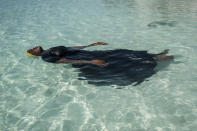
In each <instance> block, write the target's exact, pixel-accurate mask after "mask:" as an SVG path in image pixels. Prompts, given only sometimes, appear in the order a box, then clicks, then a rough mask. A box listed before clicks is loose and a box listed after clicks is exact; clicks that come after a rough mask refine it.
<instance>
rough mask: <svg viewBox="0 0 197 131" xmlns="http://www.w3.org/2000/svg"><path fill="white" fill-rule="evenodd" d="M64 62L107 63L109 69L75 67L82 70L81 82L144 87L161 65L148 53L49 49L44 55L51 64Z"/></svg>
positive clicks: (74, 65)
mask: <svg viewBox="0 0 197 131" xmlns="http://www.w3.org/2000/svg"><path fill="white" fill-rule="evenodd" d="M61 58H66V59H72V60H94V59H99V60H104V61H105V62H107V63H108V65H107V66H105V67H99V66H97V65H93V64H73V65H72V66H73V67H75V68H79V70H80V73H79V77H78V79H85V80H88V83H89V84H94V85H120V86H126V85H130V84H134V85H137V84H140V83H141V82H143V81H144V80H145V79H146V78H148V77H150V76H152V75H153V74H154V73H155V71H154V68H155V66H156V65H157V62H156V60H155V55H154V54H149V53H147V51H133V50H127V49H116V50H99V51H86V50H76V49H74V48H69V47H68V48H67V47H64V46H58V47H53V48H50V49H48V50H47V51H46V52H45V53H43V54H42V59H43V60H44V61H47V62H56V61H57V60H59V59H61Z"/></svg>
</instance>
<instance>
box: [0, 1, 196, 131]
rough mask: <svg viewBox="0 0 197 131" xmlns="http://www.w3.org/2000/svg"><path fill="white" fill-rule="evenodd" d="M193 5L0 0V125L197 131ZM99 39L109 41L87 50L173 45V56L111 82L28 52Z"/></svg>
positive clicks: (27, 130)
mask: <svg viewBox="0 0 197 131" xmlns="http://www.w3.org/2000/svg"><path fill="white" fill-rule="evenodd" d="M196 7H197V1H196V0H149V1H146V0H138V1H137V0H124V1H123V0H122V1H121V0H94V1H93V0H72V1H69V0H58V1H55V0H48V1H44V0H20V1H19V0H15V1H14V0H0V130H2V131H19V130H20V131H21V130H24V131H78V130H80V131H195V130H196V128H197V95H196V94H197V85H196V84H197V82H196V80H197V74H196V72H197V57H196V56H197V45H196V44H197V43H196V41H197V37H196V36H197V8H196ZM152 22H153V23H156V26H154V27H150V26H147V25H149V24H150V23H152ZM165 22H166V23H173V24H162V23H165ZM159 23H160V24H159ZM97 41H104V42H107V43H109V45H108V46H100V47H92V48H89V50H97V49H103V50H104V49H118V48H124V49H133V50H148V51H149V52H151V53H158V52H160V51H162V50H164V49H170V55H175V61H174V62H172V63H170V64H169V65H168V66H166V67H165V68H162V67H164V66H165V65H164V64H165V63H161V65H160V66H159V67H158V70H160V71H159V72H157V73H156V74H155V75H153V76H152V77H150V78H149V81H145V82H143V83H142V84H140V85H138V86H132V85H129V86H126V87H124V89H116V88H118V87H117V86H116V85H113V86H101V87H97V86H94V85H89V84H88V83H87V81H85V80H84V81H80V80H78V79H77V75H78V72H79V71H78V70H77V69H74V68H72V67H71V65H64V64H51V63H46V62H43V61H42V60H41V59H31V58H27V57H26V56H25V52H26V50H27V49H29V48H32V47H34V46H35V45H41V46H43V47H44V48H49V47H53V46H58V45H65V46H77V45H87V44H90V43H93V42H97Z"/></svg>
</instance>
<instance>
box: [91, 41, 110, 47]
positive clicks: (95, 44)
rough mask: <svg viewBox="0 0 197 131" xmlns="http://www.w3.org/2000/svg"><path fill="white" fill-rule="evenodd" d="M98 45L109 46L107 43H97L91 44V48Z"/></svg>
mask: <svg viewBox="0 0 197 131" xmlns="http://www.w3.org/2000/svg"><path fill="white" fill-rule="evenodd" d="M97 45H107V43H105V42H96V43H92V44H90V46H97Z"/></svg>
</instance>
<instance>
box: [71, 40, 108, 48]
mask: <svg viewBox="0 0 197 131" xmlns="http://www.w3.org/2000/svg"><path fill="white" fill-rule="evenodd" d="M97 45H107V43H105V42H96V43H92V44H90V45H87V46H74V47H71V48H73V49H84V48H87V47H91V46H97Z"/></svg>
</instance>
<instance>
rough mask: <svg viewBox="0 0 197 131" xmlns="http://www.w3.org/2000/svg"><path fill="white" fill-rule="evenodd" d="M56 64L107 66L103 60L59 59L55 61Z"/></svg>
mask: <svg viewBox="0 0 197 131" xmlns="http://www.w3.org/2000/svg"><path fill="white" fill-rule="evenodd" d="M56 63H71V64H83V63H84V64H88V63H89V64H94V65H97V66H107V63H106V62H105V61H103V60H70V59H66V58H61V59H59V60H57V61H56Z"/></svg>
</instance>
